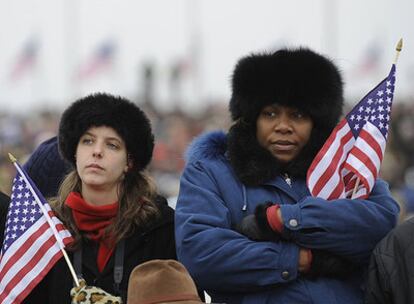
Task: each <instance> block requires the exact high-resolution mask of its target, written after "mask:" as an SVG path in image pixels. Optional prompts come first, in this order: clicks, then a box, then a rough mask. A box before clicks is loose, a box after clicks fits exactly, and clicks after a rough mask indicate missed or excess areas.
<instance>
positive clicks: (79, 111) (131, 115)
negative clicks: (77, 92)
mask: <svg viewBox="0 0 414 304" xmlns="http://www.w3.org/2000/svg"><path fill="white" fill-rule="evenodd" d="M99 126H107V127H112V128H113V129H114V130H115V131H116V132H117V133H118V134H119V136H121V138H122V139H123V140H124V141H125V144H126V149H127V151H128V154H129V155H130V156H131V157H132V159H133V161H134V169H135V170H134V171H141V170H142V169H144V168H145V167H146V166H147V165H148V163H149V162H150V160H151V157H152V151H153V148H154V136H153V134H152V130H151V124H150V121H149V119H148V118H147V116H146V115H145V113H144V112H143V111H142V110H141V109H140V108H139V107H137V106H136V105H135V104H133V103H132V102H131V101H129V100H127V99H125V98H122V97H118V96H113V95H110V94H105V93H97V94H92V95H89V96H86V97H84V98H81V99H79V100H77V101H75V102H74V103H72V104H71V105H70V106H69V107H68V108H67V109H66V110H65V111H64V112H63V114H62V117H61V120H60V125H59V135H58V141H59V151H60V153H61V155H62V156H63V158H64V159H66V160H67V161H69V162H70V163H71V164H72V165H74V166H75V163H76V161H75V153H76V148H77V145H78V142H79V139H80V137H81V136H82V135H83V134H84V133H85V132H86V131H87V130H88V129H89V128H91V127H99Z"/></svg>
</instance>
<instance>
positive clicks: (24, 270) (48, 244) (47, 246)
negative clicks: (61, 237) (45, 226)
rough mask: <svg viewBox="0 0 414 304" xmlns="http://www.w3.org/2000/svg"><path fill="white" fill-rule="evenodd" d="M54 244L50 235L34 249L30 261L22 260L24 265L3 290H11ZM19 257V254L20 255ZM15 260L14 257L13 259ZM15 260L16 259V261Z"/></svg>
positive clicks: (53, 239)
mask: <svg viewBox="0 0 414 304" xmlns="http://www.w3.org/2000/svg"><path fill="white" fill-rule="evenodd" d="M54 245H56V238H55V237H54V236H53V235H51V236H50V237H49V238H48V239H47V240H46V241H45V242H44V243H43V244H42V245H41V246H40V247H39V249H38V250H37V251H36V253H35V254H34V255H33V257H32V258H31V259H30V261H24V262H25V263H26V264H25V266H24V267H22V268H21V269H20V270H19V271H18V272H17V273H16V274H15V276H14V277H13V279H12V280H10V281H9V283H8V284H7V285H6V286H5V287H4V290H5V291H8V290H12V289H13V288H14V286H16V285H17V284H18V283H19V282H20V281H21V280H22V279H23V278H24V277H25V276H26V275H27V273H28V272H30V271H31V270H32V269H33V268H34V267H35V266H36V265H37V264H38V263H39V261H40V260H41V259H42V258H43V256H44V254H45V253H46V252H47V251H48V250H49V249H50V248H51V247H53V246H54ZM20 257H21V256H20ZM13 260H15V259H13ZM16 262H17V261H16ZM5 294H6V293H2V296H1V297H0V302H1V301H2V300H4V298H3V295H5Z"/></svg>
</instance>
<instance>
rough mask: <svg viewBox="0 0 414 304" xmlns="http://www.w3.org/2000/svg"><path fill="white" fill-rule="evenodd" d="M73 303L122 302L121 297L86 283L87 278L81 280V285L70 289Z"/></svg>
mask: <svg viewBox="0 0 414 304" xmlns="http://www.w3.org/2000/svg"><path fill="white" fill-rule="evenodd" d="M70 296H71V298H72V302H71V304H108V303H111V304H122V299H121V298H120V297H115V296H113V295H111V294H109V293H107V292H106V291H105V290H103V289H101V288H99V287H96V286H88V285H86V282H85V280H83V279H82V280H79V286H78V287H73V288H72V289H71V290H70Z"/></svg>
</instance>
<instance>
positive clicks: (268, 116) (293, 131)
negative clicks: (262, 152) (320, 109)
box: [256, 104, 313, 163]
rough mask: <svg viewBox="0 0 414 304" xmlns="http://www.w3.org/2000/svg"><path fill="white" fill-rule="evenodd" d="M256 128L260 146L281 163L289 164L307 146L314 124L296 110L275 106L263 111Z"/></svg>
mask: <svg viewBox="0 0 414 304" xmlns="http://www.w3.org/2000/svg"><path fill="white" fill-rule="evenodd" d="M256 127H257V128H256V138H257V141H258V142H259V144H260V145H261V146H262V147H263V148H265V149H266V150H268V151H269V152H270V153H271V154H272V155H273V156H274V157H276V158H277V159H278V160H279V161H280V162H282V163H288V162H290V161H291V160H293V159H294V158H295V157H296V156H297V155H298V154H299V153H300V151H302V149H303V147H304V146H305V145H306V144H307V142H308V140H309V137H310V135H311V132H312V128H313V122H312V119H311V118H310V117H309V116H308V115H306V114H305V113H302V112H300V111H298V110H297V109H295V108H291V107H286V106H281V105H276V104H274V105H269V106H267V107H265V108H263V109H262V111H261V112H260V114H259V116H258V118H257V122H256Z"/></svg>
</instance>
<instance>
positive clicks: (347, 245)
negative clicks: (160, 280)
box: [175, 132, 399, 304]
mask: <svg viewBox="0 0 414 304" xmlns="http://www.w3.org/2000/svg"><path fill="white" fill-rule="evenodd" d="M226 140H227V137H226V134H224V133H223V132H211V133H207V134H205V135H202V136H201V137H200V138H198V139H196V140H195V142H194V143H193V144H192V146H191V147H190V149H189V151H188V155H187V164H186V168H185V170H184V173H183V175H182V178H181V185H180V193H179V197H178V202H177V206H176V213H175V216H176V220H175V225H176V244H177V254H178V258H179V260H180V261H181V262H182V263H183V264H184V265H185V266H186V267H187V268H188V270H189V272H190V273H191V275H192V276H193V278H194V279H195V281H196V282H197V284H199V286H200V287H202V288H204V289H205V290H206V291H207V292H208V293H209V294H210V296H211V297H212V301H213V302H220V303H222V302H225V303H254V304H260V303H344V304H345V303H347V304H349V303H362V301H363V289H364V286H363V281H364V280H363V277H364V276H363V274H364V272H365V269H366V265H367V263H368V259H369V256H370V254H371V251H372V250H373V248H374V247H375V245H376V243H377V242H378V241H379V240H380V239H381V238H382V237H383V236H385V234H386V233H387V232H388V231H389V230H390V229H392V228H393V227H394V226H395V224H396V221H397V216H398V212H399V207H398V204H397V203H396V202H395V200H394V199H393V198H392V197H391V195H390V192H389V189H388V185H387V183H386V182H384V181H382V180H379V179H378V180H377V181H376V184H375V186H374V188H373V190H372V192H371V195H370V196H369V198H368V199H366V200H350V199H338V200H332V201H326V200H324V199H320V198H315V197H312V196H310V193H309V191H308V189H307V187H306V183H305V180H294V179H293V180H292V181H290V180H289V181H286V180H285V179H284V178H283V177H282V176H277V177H276V178H274V179H273V180H270V181H268V182H266V183H264V184H262V185H260V186H257V187H247V186H245V185H243V184H242V183H241V182H240V180H239V179H238V178H237V176H236V175H235V173H234V170H233V168H232V167H231V165H230V163H229V161H228V159H227V157H226ZM268 201H271V202H274V203H278V204H280V208H281V213H282V217H283V222H284V234H285V237H286V238H287V240H286V241H278V242H256V241H252V240H250V239H248V238H247V237H245V236H243V235H241V234H239V233H238V232H236V231H235V230H234V227H235V226H236V225H237V224H238V223H240V221H241V220H242V219H243V217H245V216H246V215H248V214H252V213H254V210H255V207H256V206H257V205H258V204H263V203H264V202H268ZM300 247H305V248H310V249H324V250H327V251H330V252H332V253H335V254H338V255H340V256H343V257H347V258H349V259H350V260H351V261H353V262H355V263H357V264H358V265H361V271H360V272H359V273H356V274H355V275H354V276H351V277H350V278H348V279H346V280H343V279H342V280H339V279H332V278H325V277H319V278H317V279H314V280H309V279H306V278H305V277H303V276H302V275H301V274H300V273H299V272H298V259H299V256H298V255H299V248H300Z"/></svg>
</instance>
